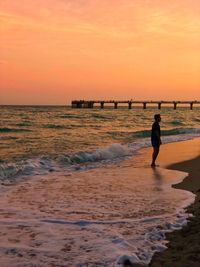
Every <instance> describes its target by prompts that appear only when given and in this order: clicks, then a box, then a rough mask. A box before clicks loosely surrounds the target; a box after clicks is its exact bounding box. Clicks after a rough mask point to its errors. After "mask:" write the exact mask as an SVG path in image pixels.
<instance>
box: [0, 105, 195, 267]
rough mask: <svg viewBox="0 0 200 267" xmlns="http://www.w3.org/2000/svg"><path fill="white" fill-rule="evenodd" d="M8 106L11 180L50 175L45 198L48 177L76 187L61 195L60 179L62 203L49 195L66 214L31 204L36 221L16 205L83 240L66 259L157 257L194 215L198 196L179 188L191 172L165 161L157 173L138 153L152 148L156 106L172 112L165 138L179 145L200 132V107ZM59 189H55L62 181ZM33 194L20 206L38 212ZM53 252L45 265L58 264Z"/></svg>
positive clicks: (6, 159) (2, 156)
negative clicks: (190, 208) (189, 209)
mask: <svg viewBox="0 0 200 267" xmlns="http://www.w3.org/2000/svg"><path fill="white" fill-rule="evenodd" d="M0 112H1V121H0V181H1V185H2V186H5V187H6V186H8V185H12V186H14V187H15V186H16V188H17V186H18V185H19V184H20V183H21V182H22V181H24V179H26V181H27V179H28V181H38V179H42V181H43V182H44V181H45V182H44V183H43V184H42V183H41V186H40V190H39V191H37V193H38V198H39V195H40V194H42V196H43V197H44V194H45V190H47V189H46V184H48V181H49V184H51V182H52V181H55V180H56V179H57V180H58V181H62V182H65V181H66V183H67V184H68V185H69V188H70V190H69V191H66V192H65V193H66V195H65V197H63V196H62V197H61V196H59V187H58V188H57V194H58V196H57V198H58V201H56V202H55V198H53V197H52V198H53V199H54V201H53V200H52V199H51V197H50V198H49V199H46V201H47V202H48V201H50V202H51V205H50V204H48V203H47V207H49V205H50V206H51V207H54V209H55V210H57V211H59V212H57V213H55V214H56V217H55V214H51V212H50V211H49V210H48V212H47V211H44V212H43V213H38V214H37V211H35V213H32V212H31V211H30V210H29V212H28V214H29V215H27V216H29V220H27V217H26V216H25V217H24V214H23V216H22V214H21V213H19V210H18V209H16V210H15V209H14V208H13V209H14V210H15V212H14V213H15V216H19V217H18V219H20V220H21V219H22V217H23V223H24V224H28V225H29V224H31V222H30V218H32V219H34V220H37V221H38V222H40V225H41V229H43V228H44V225H48V227H47V228H48V229H49V227H52V229H51V231H50V232H48V235H52V238H53V239H54V241H55V242H57V243H58V244H59V243H62V242H63V240H62V235H63V233H65V234H66V237H65V239H67V238H69V239H70V240H71V241H73V244H74V245H73V249H72V251H70V250H69V251H68V253H69V257H68V264H67V265H66V266H121V265H120V264H122V261H123V260H124V259H126V258H127V257H128V258H129V259H130V260H132V261H133V262H134V261H140V262H144V263H148V262H149V261H150V259H151V257H152V255H153V253H154V252H155V251H162V250H163V249H165V248H166V246H165V244H166V241H165V240H164V235H165V233H166V232H168V231H171V230H173V229H179V228H180V227H181V226H182V225H184V224H185V223H186V222H187V216H189V215H188V214H186V213H185V211H184V208H185V207H186V206H187V205H188V204H190V203H191V202H192V201H193V200H194V195H193V194H191V193H189V192H185V191H182V190H175V189H173V188H171V184H173V183H175V182H179V181H181V180H182V179H184V178H185V177H186V175H187V174H185V173H182V172H178V171H177V172H176V171H170V170H165V169H162V168H158V171H157V173H156V174H155V173H153V172H152V169H151V168H149V166H148V163H147V162H145V164H146V165H145V164H144V166H141V162H140V163H138V161H137V157H138V153H139V151H140V149H141V148H145V147H149V146H150V134H151V125H152V122H153V116H154V114H155V113H160V114H161V117H162V121H161V133H162V142H163V143H170V142H178V141H181V140H189V139H192V138H195V137H199V136H200V108H198V107H195V108H194V109H193V110H189V108H188V107H178V109H177V110H173V107H163V108H162V109H161V110H159V111H158V110H157V109H156V108H154V107H149V108H147V109H146V110H143V109H142V107H135V108H133V109H131V110H128V109H127V107H120V108H118V109H117V110H116V109H113V108H112V107H109V108H105V109H99V108H94V109H71V108H70V107H67V106H1V107H0ZM149 161H150V160H149ZM149 163H150V162H149ZM134 164H135V165H134ZM133 165H134V172H133V168H132V167H133ZM130 172H132V174H131V176H130ZM41 177H42V178H41ZM160 177H162V182H161V179H160ZM30 184H31V182H30ZM31 186H32V187H33V188H34V186H33V184H31ZM144 187H145V194H144ZM49 188H50V187H49ZM49 188H48V190H52V191H51V192H52V195H53V196H54V197H55V195H56V191H55V188H54V190H53V189H52V188H50V189H49ZM77 188H79V191H77V190H78V189H77ZM108 188H109V190H108ZM2 192H3V191H2ZM67 192H68V193H67ZM25 202H26V201H21V202H20V203H18V205H19V206H21V207H22V208H23V209H24V210H28V206H27V203H28V201H27V203H25ZM69 203H70V205H69ZM5 209H6V207H5V208H4V212H5ZM44 209H45V208H44ZM12 212H13V210H12ZM26 220H27V221H26ZM6 223H8V222H7V221H6ZM10 223H11V222H10ZM12 223H13V222H12ZM21 223H22V222H21ZM29 226H30V225H29ZM31 227H33V225H31ZM34 227H35V226H34ZM34 227H33V228H34ZM37 227H38V226H37ZM58 228H59V231H61V232H62V234H59V233H60V232H59V231H58ZM61 228H62V229H61ZM45 231H46V228H45ZM67 233H68V234H67ZM44 238H45V237H44ZM84 238H85V239H87V240H88V241H87V245H85V243H84V242H85V241H84V242H83V239H84ZM43 241H44V240H43ZM49 242H50V243H49V244H48V246H49V247H51V248H54V250H55V244H52V243H51V242H52V241H49ZM88 243H89V244H88ZM22 250H23V249H22ZM41 251H42V250H41ZM51 252H52V253H54V254H55V253H56V252H55V251H54V252H53V249H52V250H50V251H49V254H48V255H46V256H45V257H46V261H45V262H46V263H44V264H43V265H41V266H48V265H45V264H47V262H48V260H49V262H50V261H51V258H52V257H51V256H52V255H51ZM57 255H59V253H58V254H57ZM43 257H44V255H43ZM5 266H6V265H5ZM27 266H28V265H27ZM49 266H50V265H49ZM56 266H61V265H56Z"/></svg>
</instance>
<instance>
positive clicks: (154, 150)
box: [151, 146, 160, 166]
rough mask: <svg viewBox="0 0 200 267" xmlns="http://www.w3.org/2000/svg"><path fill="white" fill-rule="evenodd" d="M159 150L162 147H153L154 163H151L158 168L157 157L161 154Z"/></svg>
mask: <svg viewBox="0 0 200 267" xmlns="http://www.w3.org/2000/svg"><path fill="white" fill-rule="evenodd" d="M159 149H160V147H159V146H156V147H153V154H152V163H151V166H156V163H155V162H156V159H157V156H158V154H159Z"/></svg>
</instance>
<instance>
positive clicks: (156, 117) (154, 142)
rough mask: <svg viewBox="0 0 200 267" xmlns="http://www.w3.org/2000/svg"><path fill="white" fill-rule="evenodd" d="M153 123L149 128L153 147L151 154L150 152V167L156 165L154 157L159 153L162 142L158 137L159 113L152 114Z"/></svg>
mask: <svg viewBox="0 0 200 267" xmlns="http://www.w3.org/2000/svg"><path fill="white" fill-rule="evenodd" d="M154 120H155V121H154V123H153V124H152V130H151V144H152V147H153V154H152V163H151V167H156V159H157V157H158V154H159V150H160V145H161V144H162V142H161V139H160V135H161V134H160V125H159V122H160V121H161V117H160V114H155V115H154Z"/></svg>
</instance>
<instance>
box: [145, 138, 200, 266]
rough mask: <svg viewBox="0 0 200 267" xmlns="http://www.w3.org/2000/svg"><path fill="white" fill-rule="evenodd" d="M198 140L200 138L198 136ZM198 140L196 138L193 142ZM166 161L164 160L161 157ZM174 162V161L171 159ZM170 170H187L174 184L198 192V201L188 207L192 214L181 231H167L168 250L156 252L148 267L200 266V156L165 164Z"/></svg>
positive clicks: (188, 211)
mask: <svg viewBox="0 0 200 267" xmlns="http://www.w3.org/2000/svg"><path fill="white" fill-rule="evenodd" d="M196 141H197V143H198V142H199V139H198V138H197V139H196ZM192 143H195V139H194V140H193V141H192ZM197 150H198V147H197ZM161 160H163V159H161ZM170 161H171V160H170ZM166 168H167V169H170V170H178V171H184V172H187V173H188V176H187V177H186V178H185V179H184V180H183V181H182V182H181V183H178V184H175V185H173V186H172V187H174V188H177V189H182V190H187V191H190V192H192V193H194V194H195V195H196V198H195V202H194V203H193V204H191V205H190V206H189V207H187V208H186V211H187V213H190V214H193V217H191V218H189V219H188V223H187V225H186V226H184V227H183V228H182V229H181V230H175V231H173V232H171V233H168V234H166V239H167V240H168V241H169V243H168V244H167V247H168V248H167V249H166V250H165V251H163V252H161V253H159V252H157V253H155V254H154V256H153V258H152V260H151V262H150V264H149V267H161V266H162V267H189V266H190V267H199V266H200V177H199V176H200V156H196V157H195V158H192V159H189V160H182V161H180V162H177V163H174V164H172V163H171V162H170V164H167V165H166Z"/></svg>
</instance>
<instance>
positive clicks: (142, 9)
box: [0, 0, 200, 104]
mask: <svg viewBox="0 0 200 267" xmlns="http://www.w3.org/2000/svg"><path fill="white" fill-rule="evenodd" d="M0 39H1V40H0V104H66V103H70V101H71V100H72V99H83V98H84V99H99V98H103V99H110V98H115V99H117V98H118V99H130V98H133V99H137V100H139V99H147V100H148V99H149V100H151V99H156V100H157V99H161V100H172V99H178V100H182V99H183V100H186V99H197V100H200V1H199V0H168V1H163V0H17V1H13V0H1V1H0Z"/></svg>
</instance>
